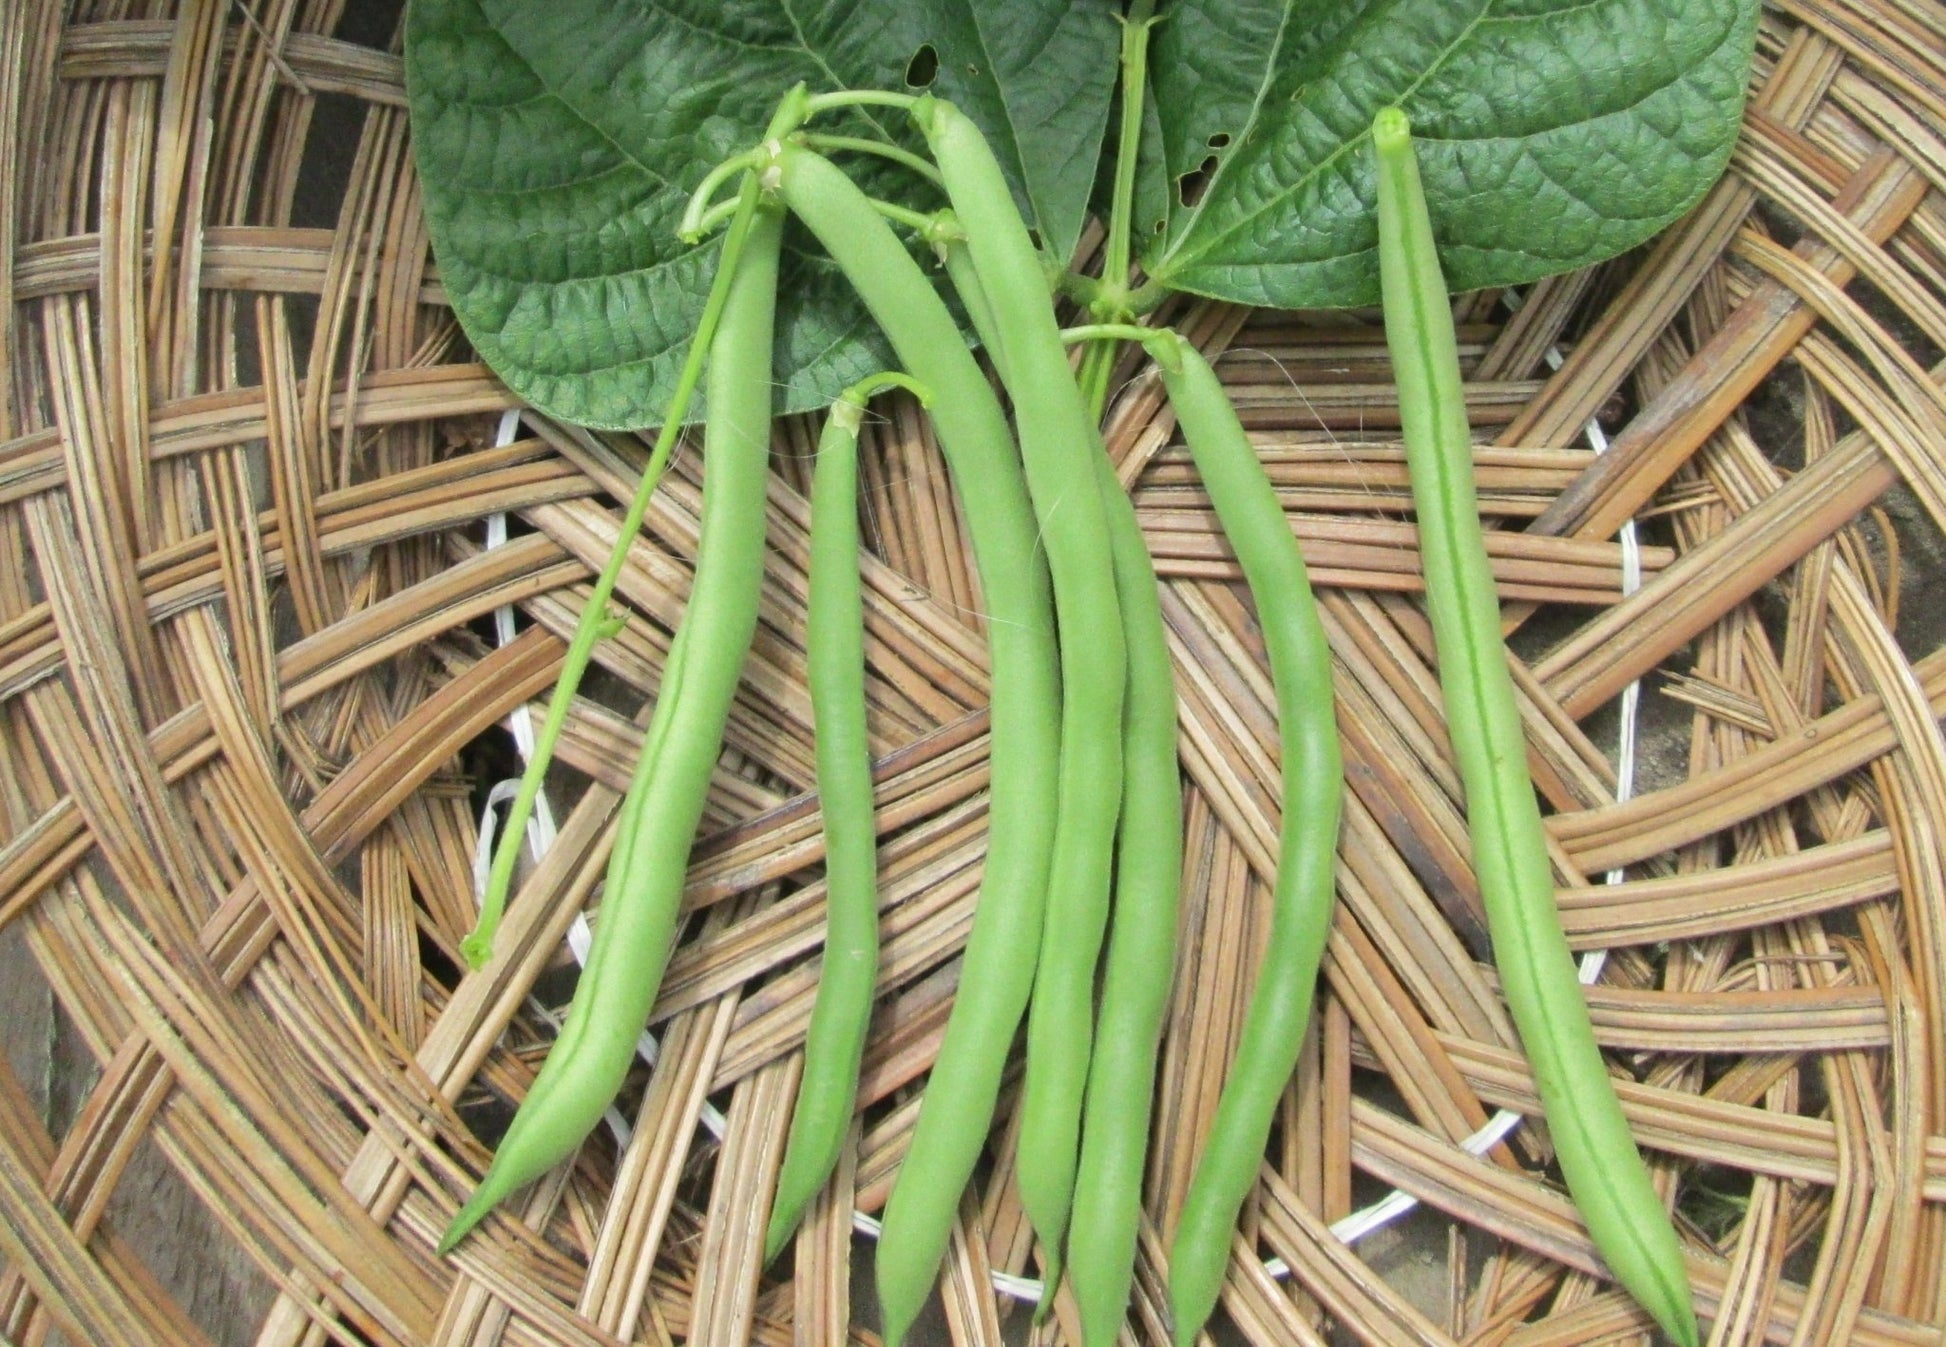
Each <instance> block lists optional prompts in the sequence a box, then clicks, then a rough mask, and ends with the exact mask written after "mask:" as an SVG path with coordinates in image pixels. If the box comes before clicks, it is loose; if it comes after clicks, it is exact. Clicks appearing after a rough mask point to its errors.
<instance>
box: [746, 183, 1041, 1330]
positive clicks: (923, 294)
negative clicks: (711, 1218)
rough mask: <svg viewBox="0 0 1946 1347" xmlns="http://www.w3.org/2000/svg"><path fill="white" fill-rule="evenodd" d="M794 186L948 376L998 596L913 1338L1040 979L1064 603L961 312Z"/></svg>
mask: <svg viewBox="0 0 1946 1347" xmlns="http://www.w3.org/2000/svg"><path fill="white" fill-rule="evenodd" d="M777 181H778V186H779V191H780V192H781V194H782V196H783V198H784V200H785V202H786V204H788V205H789V207H790V209H791V210H792V212H793V213H795V214H796V215H797V216H798V218H799V219H800V220H802V221H803V223H804V224H805V225H807V226H808V227H809V228H810V230H811V232H812V233H813V234H814V235H816V236H817V238H818V241H819V242H820V243H821V244H822V245H823V246H824V248H825V250H826V251H827V252H829V253H830V254H831V256H832V258H833V260H834V261H836V262H837V264H838V266H839V268H840V269H841V270H842V271H843V272H844V274H845V275H846V277H847V278H848V279H850V281H851V283H852V284H853V286H854V287H855V288H856V289H857V291H858V294H859V297H860V298H861V299H862V300H863V301H864V303H865V306H866V307H867V308H868V309H869V310H870V311H871V313H872V316H873V317H874V318H875V319H876V320H877V322H878V324H879V326H880V327H881V328H882V329H883V330H884V332H885V335H886V337H887V338H888V339H889V340H890V341H891V343H892V346H893V349H894V350H895V351H897V352H898V356H899V362H900V363H901V364H902V365H904V366H905V368H906V369H907V370H908V371H909V372H910V373H911V374H912V375H913V377H915V378H917V379H918V380H920V381H921V382H922V383H924V384H925V386H926V387H927V388H929V389H931V390H932V393H933V407H932V416H933V425H934V428H935V430H936V431H937V433H938V436H939V442H940V447H941V449H942V450H943V451H944V452H945V455H946V460H947V465H948V467H949V468H950V469H951V472H952V475H953V479H954V481H955V483H956V484H957V485H958V487H959V496H960V502H961V506H962V509H963V510H964V512H965V517H966V524H967V532H968V534H969V536H970V538H971V540H972V544H973V554H974V561H975V564H976V565H977V567H978V569H979V575H980V590H981V595H982V598H983V601H984V603H985V606H986V613H987V641H988V645H989V649H990V651H991V665H992V687H993V694H992V732H991V733H992V746H991V751H990V762H991V782H992V784H991V789H990V799H991V803H990V805H989V819H990V822H989V828H988V843H987V860H986V869H985V873H984V874H983V875H982V877H981V881H980V893H979V898H978V904H977V907H976V909H975V916H974V920H973V930H972V934H971V935H970V936H969V938H968V940H967V946H966V954H965V958H964V960H963V963H962V966H961V973H960V990H959V994H958V996H957V997H956V998H955V1000H954V1003H953V1011H952V1015H951V1018H950V1019H949V1020H948V1021H947V1026H946V1035H945V1039H944V1041H943V1042H942V1043H941V1045H940V1050H939V1056H938V1058H937V1059H936V1060H935V1062H934V1065H933V1070H932V1075H931V1077H930V1079H929V1081H928V1084H927V1087H926V1095H925V1102H924V1105H923V1106H922V1107H921V1109H920V1113H919V1119H918V1122H917V1124H916V1126H915V1128H914V1131H913V1136H912V1143H911V1146H910V1148H909V1149H908V1151H907V1153H906V1159H905V1163H904V1164H903V1165H902V1166H901V1168H900V1171H899V1177H898V1181H897V1182H896V1184H895V1185H894V1186H893V1189H892V1195H891V1198H890V1199H889V1200H888V1202H887V1203H886V1208H885V1215H884V1222H885V1228H884V1233H883V1235H882V1236H881V1238H880V1240H879V1246H878V1258H877V1272H878V1293H879V1302H880V1305H881V1307H882V1310H883V1324H884V1333H885V1341H886V1343H887V1344H888V1347H897V1344H898V1342H899V1341H900V1340H901V1339H902V1338H903V1336H904V1335H905V1333H906V1331H907V1330H908V1329H910V1327H911V1326H912V1321H913V1319H914V1318H916V1317H917V1316H918V1313H919V1308H920V1306H921V1305H922V1304H923V1303H924V1302H925V1299H926V1296H927V1295H928V1293H929V1292H930V1291H931V1289H932V1284H933V1281H934V1279H935V1278H936V1277H937V1276H938V1274H939V1261H940V1259H941V1257H942V1256H943V1255H944V1254H945V1252H946V1241H947V1237H948V1235H949V1234H950V1233H951V1230H952V1223H953V1220H954V1218H955V1217H956V1215H957V1214H958V1211H959V1201H960V1194H961V1193H962V1192H963V1191H964V1190H965V1188H966V1182H967V1180H968V1178H969V1177H971V1175H972V1173H973V1169H974V1166H975V1165H976V1164H977V1163H978V1161H979V1157H980V1153H981V1151H982V1149H983V1148H984V1146H985V1142H986V1132H987V1127H988V1125H989V1124H990V1123H991V1122H992V1120H993V1109H994V1103H995V1100H996V1099H997V1097H998V1095H999V1091H1000V1080H1001V1075H1002V1072H1003V1070H1004V1069H1005V1066H1006V1059H1007V1052H1008V1049H1009V1048H1010V1047H1011V1045H1012V1043H1013V1037H1014V1033H1015V1031H1016V1030H1017V1029H1018V1028H1019V1026H1020V1019H1021V1015H1022V1013H1023V1012H1024V1011H1025V1010H1026V1007H1027V998H1028V993H1029V991H1030V989H1031V987H1032V983H1033V974H1034V960H1035V956H1036V954H1037V952H1038V950H1039V947H1040V935H1041V917H1042V911H1043V907H1044V904H1045V901H1046V896H1047V873H1048V860H1049V855H1050V853H1051V851H1052V847H1053V840H1054V820H1053V815H1052V811H1051V810H1049V809H1048V807H1047V801H1048V800H1050V799H1052V798H1054V794H1055V790H1056V783H1057V779H1058V767H1059V758H1060V723H1059V718H1058V706H1059V696H1060V693H1059V687H1060V674H1059V666H1058V657H1057V654H1056V648H1055V639H1054V621H1053V605H1052V599H1051V595H1050V593H1049V583H1048V576H1047V570H1046V567H1045V564H1044V562H1043V560H1042V558H1041V555H1040V550H1039V547H1038V545H1037V538H1036V524H1035V520H1034V514H1033V508H1032V506H1031V504H1030V503H1029V500H1028V497H1027V490H1026V484H1025V482H1024V481H1023V480H1022V477H1021V471H1020V465H1019V459H1018V454H1017V452H1016V450H1015V447H1014V443H1013V436H1012V433H1011V432H1010V430H1009V429H1008V426H1007V419H1006V415H1005V413H1004V412H1002V410H1001V408H1000V403H999V400H998V399H997V398H996V397H995V396H994V393H993V389H992V387H991V386H990V385H989V384H988V383H987V380H986V376H985V375H984V374H982V373H981V372H980V367H979V365H978V364H977V363H976V362H975V361H974V359H973V357H972V355H971V353H970V352H968V350H967V349H966V342H965V340H964V339H963V338H962V337H961V335H960V333H959V329H958V326H957V325H956V324H955V323H954V321H953V318H952V315H951V314H950V313H948V312H947V310H946V305H945V303H944V302H943V301H942V300H941V299H940V298H939V295H938V294H937V292H935V291H934V290H933V288H932V285H931V283H930V282H928V281H927V279H926V277H925V276H924V274H923V273H921V272H920V270H919V267H918V264H917V263H915V262H914V261H913V260H912V258H911V257H910V256H909V255H908V254H907V253H906V251H905V249H904V248H903V247H901V246H900V245H899V242H898V240H897V238H895V237H894V236H893V234H892V231H891V229H890V228H889V227H888V226H887V225H886V223H885V221H884V220H883V219H881V218H880V217H879V215H878V214H877V212H876V211H874V210H873V209H872V206H871V203H870V202H869V201H868V200H866V198H865V196H864V194H863V193H862V192H860V191H859V190H858V188H857V187H856V186H854V185H853V184H852V182H851V180H850V179H848V178H847V177H846V176H845V175H844V174H843V173H842V172H840V171H839V170H838V169H836V168H834V167H833V166H832V165H831V164H830V163H829V162H827V161H826V160H824V159H822V158H820V157H819V156H817V155H815V154H813V153H811V152H810V151H809V150H807V149H803V148H800V147H795V146H786V147H785V149H784V152H783V153H782V154H781V155H780V156H779V158H778V161H777Z"/></svg>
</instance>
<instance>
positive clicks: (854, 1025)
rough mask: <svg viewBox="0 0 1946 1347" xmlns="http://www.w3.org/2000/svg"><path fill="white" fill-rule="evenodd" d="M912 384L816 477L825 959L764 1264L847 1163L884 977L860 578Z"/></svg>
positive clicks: (834, 450) (848, 397) (830, 439)
mask: <svg viewBox="0 0 1946 1347" xmlns="http://www.w3.org/2000/svg"><path fill="white" fill-rule="evenodd" d="M894 382H899V383H904V384H906V386H907V387H911V382H910V381H909V380H905V379H903V378H902V376H898V375H879V376H875V377H873V378H871V379H867V380H865V381H864V382H862V383H858V384H854V385H852V386H851V387H850V388H848V389H846V390H845V391H844V393H843V394H841V395H840V396H839V398H838V400H837V401H836V402H835V403H833V404H832V407H831V414H830V415H829V416H828V417H826V418H825V422H824V432H823V433H822V434H821V435H820V436H819V437H818V459H817V466H816V467H815V469H814V470H813V473H812V479H811V568H810V580H811V584H810V590H811V594H810V603H809V606H808V610H807V613H806V617H805V641H804V645H805V650H806V651H807V653H808V664H809V682H810V686H811V719H812V726H813V728H814V730H815V732H816V740H817V769H818V805H819V809H820V811H821V813H822V814H823V816H824V893H825V899H824V911H825V919H824V920H825V925H824V966H823V971H822V975H821V976H820V977H819V978H818V995H817V1000H816V1001H815V1002H814V1003H813V1005H812V1007H811V1027H810V1031H809V1033H808V1034H807V1035H806V1037H805V1040H804V1072H803V1075H802V1076H801V1077H800V1078H799V1081H798V1086H797V1103H796V1106H795V1107H794V1108H793V1109H792V1111H791V1130H790V1137H789V1139H788V1140H787V1141H786V1143H785V1146H784V1162H783V1166H782V1167H781V1168H780V1169H779V1170H778V1174H777V1196H776V1197H775V1199H773V1201H772V1202H771V1209H770V1228H769V1231H768V1232H767V1233H766V1234H765V1236H764V1261H765V1262H769V1261H770V1260H771V1259H773V1258H775V1257H777V1255H778V1254H779V1253H781V1252H783V1248H784V1245H785V1243H786V1242H787V1241H788V1240H789V1239H790V1237H791V1232H792V1231H794V1230H796V1229H797V1223H798V1221H799V1219H800V1218H801V1217H802V1216H803V1214H804V1208H805V1207H806V1206H808V1205H809V1204H810V1202H811V1199H812V1198H814V1197H816V1196H817V1193H818V1189H820V1188H822V1187H824V1182H825V1180H826V1179H828V1178H830V1177H831V1170H832V1168H833V1167H834V1166H835V1165H836V1164H837V1163H838V1152H839V1150H840V1148H841V1147H843V1145H844V1142H845V1134H846V1132H847V1130H848V1129H849V1128H850V1125H851V1115H852V1110H853V1108H854V1107H855V1105H856V1104H857V1100H858V1063H859V1059H860V1057H861V1056H862V1055H863V1053H864V1050H865V1032H866V1030H867V1029H868V1028H870V1026H871V1018H872V992H873V989H874V987H875V985H876V983H877V976H878V831H877V827H876V825H875V820H874V819H873V817H872V755H871V749H870V747H869V745H868V743H867V740H866V737H865V612H864V604H863V601H862V599H861V597H860V580H859V575H858V426H859V423H860V421H861V420H862V419H863V417H864V414H865V403H866V401H867V400H868V399H869V398H870V397H871V395H872V393H873V392H874V391H876V390H877V389H879V388H882V387H885V386H887V385H888V384H891V383H894Z"/></svg>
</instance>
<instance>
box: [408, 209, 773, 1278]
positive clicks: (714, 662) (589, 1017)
mask: <svg viewBox="0 0 1946 1347" xmlns="http://www.w3.org/2000/svg"><path fill="white" fill-rule="evenodd" d="M782 236H783V220H782V215H781V212H779V211H777V210H776V209H774V208H772V207H760V208H759V209H757V210H756V211H755V213H754V216H753V219H752V221H751V224H750V229H749V235H748V238H747V239H746V241H745V244H744V248H743V255H742V257H741V258H739V259H738V261H737V267H736V273H735V275H734V276H733V277H732V278H731V280H730V284H729V290H728V293H727V297H726V299H725V302H724V305H723V316H722V320H721V323H720V324H719V326H718V327H717V331H716V337H715V340H714V341H712V342H711V344H710V353H709V408H708V415H707V419H706V422H705V427H704V432H703V506H702V526H701V533H700V536H699V538H698V542H697V560H696V577H695V582H694V585H693V587H692V588H691V591H690V597H689V604H688V607H687V609H686V611H685V612H684V614H683V620H682V628H681V632H680V634H679V635H678V636H677V638H676V642H675V646H674V648H673V649H672V650H671V653H670V657H669V667H670V668H671V669H672V670H674V671H675V673H674V677H673V678H671V679H668V680H666V682H665V686H664V688H663V690H662V693H661V696H660V698H659V700H658V702H657V705H656V709H655V714H654V716H653V718H652V719H651V721H650V726H649V732H648V735H647V736H646V742H645V743H644V746H643V749H642V756H641V759H640V761H639V763H638V764H637V766H636V770H635V777H634V779H633V781H631V783H630V785H629V792H628V798H627V803H626V805H625V807H624V809H623V811H622V818H621V820H620V823H619V825H618V832H617V836H616V841H615V848H614V851H613V852H612V853H611V854H610V856H609V861H608V870H607V877H606V882H605V885H604V888H603V896H602V905H601V913H600V916H599V918H598V920H597V921H596V923H595V935H594V944H593V946H592V948H590V950H589V951H588V962H587V965H586V967H584V968H583V969H582V973H581V981H580V983H579V984H578V985H577V986H576V988H575V996H574V1004H573V1005H572V1006H571V1007H570V1008H569V1010H568V1016H567V1021H566V1023H564V1024H563V1025H562V1026H561V1034H560V1037H559V1038H558V1039H557V1040H556V1041H555V1043H554V1047H553V1048H552V1050H550V1051H549V1053H548V1055H547V1061H546V1062H545V1063H544V1064H543V1065H542V1067H541V1070H540V1074H539V1075H538V1076H536V1077H535V1079H534V1084H533V1087H532V1088H531V1089H530V1090H529V1091H528V1093H527V1098H526V1100H525V1101H524V1102H523V1103H522V1104H521V1106H520V1109H519V1110H518V1111H517V1112H516V1113H515V1115H514V1120H513V1123H512V1124H511V1125H510V1126H509V1127H508V1129H507V1135H506V1136H505V1137H504V1138H503V1139H502V1140H501V1142H500V1147H499V1149H498V1150H497V1151H496V1152H495V1153H494V1157H493V1163H492V1165H491V1166H490V1167H489V1168H488V1170H487V1173H486V1177H485V1178H483V1179H482V1180H481V1181H480V1186H479V1188H478V1189H476V1190H475V1191H474V1194H473V1196H472V1197H471V1198H470V1199H469V1200H468V1201H467V1203H466V1205H465V1206H463V1207H462V1208H460V1211H459V1214H458V1215H456V1216H455V1217H454V1218H453V1222H452V1224H451V1225H450V1226H448V1227H447V1229H446V1233H445V1235H444V1236H443V1237H442V1238H441V1240H440V1242H439V1248H440V1252H441V1253H444V1252H446V1251H447V1250H449V1249H451V1248H452V1247H453V1245H455V1244H456V1243H458V1242H459V1240H460V1239H461V1238H462V1237H463V1236H464V1235H465V1234H466V1232H467V1231H468V1230H470V1229H472V1228H473V1226H474V1225H475V1224H477V1223H478V1222H479V1220H480V1219H481V1217H483V1216H485V1215H486V1213H487V1212H488V1211H490V1210H491V1209H492V1208H493V1206H494V1205H495V1204H496V1203H497V1202H499V1201H500V1200H501V1199H502V1198H503V1197H505V1196H506V1195H507V1194H509V1193H511V1192H512V1191H513V1190H514V1189H516V1188H518V1187H520V1186H521V1185H522V1184H524V1183H526V1182H527V1181H529V1180H530V1179H533V1178H534V1177H536V1176H537V1175H539V1174H540V1173H542V1172H543V1171H545V1170H547V1169H550V1168H552V1167H553V1166H554V1165H555V1164H557V1163H559V1162H560V1161H561V1160H563V1159H565V1158H566V1157H567V1156H568V1155H569V1154H570V1153H572V1152H573V1150H574V1148H575V1147H576V1146H578V1145H580V1144H581V1142H582V1140H583V1138H585V1137H586V1136H587V1135H588V1132H589V1131H590V1130H591V1129H592V1128H593V1127H594V1125H595V1122H596V1121H597V1120H598V1119H599V1118H600V1117H601V1113H602V1110H603V1109H605V1108H607V1107H608V1104H609V1102H610V1101H611V1100H612V1099H613V1098H614V1097H615V1092H616V1091H617V1090H618V1089H620V1088H621V1083H622V1077H623V1075H624V1074H625V1073H626V1072H627V1070H628V1065H629V1063H630V1061H632V1060H633V1059H634V1056H635V1043H636V1039H637V1038H638V1037H639V1036H640V1034H641V1032H642V1025H643V1024H644V1023H645V1022H646V1021H647V1020H648V1017H649V1008H650V1007H651V1006H652V1005H653V1004H654V1003H655V996H656V991H657V989H658V988H659V987H660V986H661V983H662V970H663V967H664V965H665V963H666V962H667V959H668V956H669V947H670V943H671V941H672V940H673V938H674V935H675V926H676V916H677V910H678V908H679V907H680V905H681V900H682V891H683V881H684V876H685V873H686V871H687V867H688V859H689V846H690V842H691V839H692V838H693V837H694V836H695V833H696V825H697V823H698V822H699V821H700V820H701V818H702V811H703V801H704V799H705V797H706V796H707V794H708V791H709V780H710V773H711V771H712V769H713V768H714V766H715V763H716V759H717V756H718V754H719V753H720V751H721V747H722V742H723V726H724V722H725V721H726V720H727V718H728V716H729V712H730V701H731V698H732V697H733V696H734V695H735V692H736V686H737V680H738V677H739V676H740V674H741V672H742V668H743V661H744V656H745V655H746V653H747V652H748V651H749V648H750V640H751V637H752V635H753V634H754V632H755V630H756V624H757V605H758V596H759V591H760V589H761V586H762V583H763V557H764V527H763V518H764V479H765V476H766V472H767V470H768V465H769V451H770V415H771V380H770V352H771V338H772V330H773V327H774V324H775V318H776V308H777V260H778V251H779V245H780V241H781V239H782ZM669 684H672V685H669Z"/></svg>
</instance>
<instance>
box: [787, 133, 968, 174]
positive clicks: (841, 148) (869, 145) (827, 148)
mask: <svg viewBox="0 0 1946 1347" xmlns="http://www.w3.org/2000/svg"><path fill="white" fill-rule="evenodd" d="M803 141H804V144H805V145H806V146H807V147H809V148H810V149H813V150H816V151H817V152H818V153H819V154H822V155H826V156H830V155H833V154H844V153H851V154H870V155H876V156H877V157H878V158H880V159H889V160H891V161H892V162H893V163H895V164H901V165H903V166H905V167H906V168H909V169H911V170H912V171H913V172H914V173H917V174H918V175H919V176H920V177H922V178H924V179H925V180H926V181H927V182H930V183H933V184H935V185H937V184H938V182H939V170H938V169H936V168H934V167H933V166H932V164H931V163H930V162H929V161H928V160H927V159H926V158H925V157H924V156H923V155H917V154H914V153H913V152H912V151H911V150H908V149H905V148H903V147H901V146H898V145H894V144H892V143H891V142H890V141H884V140H872V139H870V138H868V137H865V136H833V135H826V134H825V133H823V132H821V131H807V132H804V133H803Z"/></svg>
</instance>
